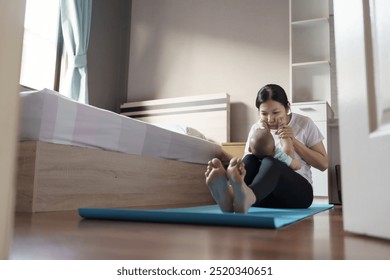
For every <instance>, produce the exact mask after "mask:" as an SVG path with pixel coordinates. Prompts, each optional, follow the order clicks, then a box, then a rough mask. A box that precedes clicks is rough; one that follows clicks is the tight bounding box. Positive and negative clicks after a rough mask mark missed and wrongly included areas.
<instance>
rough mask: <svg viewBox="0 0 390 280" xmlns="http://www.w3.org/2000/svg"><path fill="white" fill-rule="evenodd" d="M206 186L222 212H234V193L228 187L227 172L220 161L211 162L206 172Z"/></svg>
mask: <svg viewBox="0 0 390 280" xmlns="http://www.w3.org/2000/svg"><path fill="white" fill-rule="evenodd" d="M205 176H206V184H207V186H208V187H209V189H210V192H211V194H212V196H213V198H214V200H215V201H216V202H217V203H218V205H219V208H221V210H222V212H233V193H232V189H231V187H230V186H229V185H228V181H227V176H226V171H225V169H224V168H223V166H222V163H221V161H220V160H219V159H217V158H214V159H212V160H211V161H209V163H208V166H207V170H206V172H205Z"/></svg>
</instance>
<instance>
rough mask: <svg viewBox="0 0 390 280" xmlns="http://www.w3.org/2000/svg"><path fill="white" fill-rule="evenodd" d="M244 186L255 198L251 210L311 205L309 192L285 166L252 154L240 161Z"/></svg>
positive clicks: (301, 177) (295, 174) (305, 182)
mask: <svg viewBox="0 0 390 280" xmlns="http://www.w3.org/2000/svg"><path fill="white" fill-rule="evenodd" d="M243 162H244V164H245V169H246V175H245V178H244V181H245V183H246V184H247V186H248V187H250V188H251V189H252V191H253V192H254V194H255V195H256V202H255V203H254V204H253V206H255V207H269V208H307V207H309V206H310V205H311V203H312V202H313V188H312V186H311V184H310V183H309V182H308V181H307V180H306V179H305V178H304V177H303V176H301V175H300V174H298V173H297V172H295V171H294V170H292V169H291V168H290V167H288V166H287V165H286V164H285V163H283V162H281V161H279V160H277V159H275V158H273V157H265V158H264V159H262V160H259V159H258V158H256V157H255V156H254V155H252V154H248V155H246V156H245V157H244V159H243Z"/></svg>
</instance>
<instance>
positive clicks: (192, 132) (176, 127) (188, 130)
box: [154, 123, 207, 140]
mask: <svg viewBox="0 0 390 280" xmlns="http://www.w3.org/2000/svg"><path fill="white" fill-rule="evenodd" d="M154 125H156V126H158V127H161V128H164V129H167V130H170V131H173V132H177V133H180V134H185V135H189V136H193V137H197V138H200V139H204V140H207V138H206V136H204V134H203V133H201V132H200V131H198V130H196V129H195V128H192V127H189V126H186V125H182V124H174V123H156V124H154Z"/></svg>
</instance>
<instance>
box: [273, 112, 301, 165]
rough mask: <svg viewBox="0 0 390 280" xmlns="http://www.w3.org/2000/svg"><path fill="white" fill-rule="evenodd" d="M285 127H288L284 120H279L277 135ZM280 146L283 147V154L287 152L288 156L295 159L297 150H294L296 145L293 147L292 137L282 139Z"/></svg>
mask: <svg viewBox="0 0 390 280" xmlns="http://www.w3.org/2000/svg"><path fill="white" fill-rule="evenodd" d="M285 126H286V124H285V123H284V121H283V120H282V119H279V121H278V131H277V133H276V134H279V133H280V132H281V130H283V128H284V127H285ZM280 144H281V146H282V150H283V152H285V153H286V154H288V155H289V156H290V157H292V158H293V159H294V157H295V150H294V145H293V141H292V139H291V138H290V137H280ZM299 168H300V167H299ZM299 168H298V169H299Z"/></svg>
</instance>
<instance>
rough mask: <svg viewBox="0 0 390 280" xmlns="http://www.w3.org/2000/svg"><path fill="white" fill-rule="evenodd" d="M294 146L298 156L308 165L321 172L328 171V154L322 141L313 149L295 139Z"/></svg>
mask: <svg viewBox="0 0 390 280" xmlns="http://www.w3.org/2000/svg"><path fill="white" fill-rule="evenodd" d="M293 145H294V148H295V151H296V152H297V153H298V155H299V156H300V157H301V158H302V159H303V160H304V161H306V162H307V163H308V164H310V165H311V166H313V167H315V168H317V169H319V170H321V171H325V170H326V169H328V154H327V153H326V150H325V147H324V144H323V143H322V141H321V142H320V143H318V144H316V145H314V146H313V147H307V146H306V145H305V144H303V143H301V142H300V141H298V140H297V139H295V138H294V139H293Z"/></svg>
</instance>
